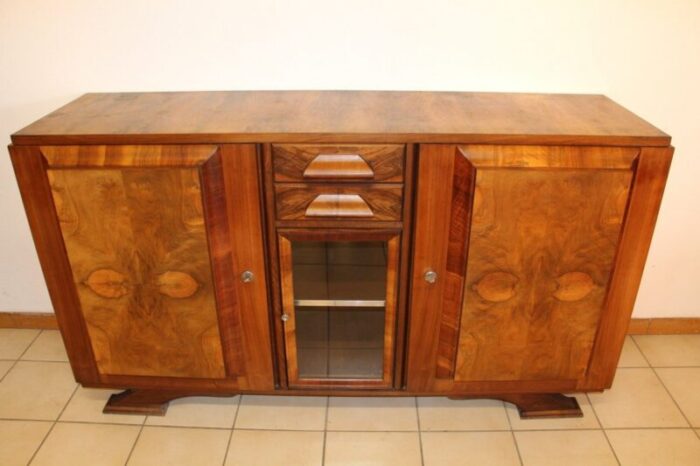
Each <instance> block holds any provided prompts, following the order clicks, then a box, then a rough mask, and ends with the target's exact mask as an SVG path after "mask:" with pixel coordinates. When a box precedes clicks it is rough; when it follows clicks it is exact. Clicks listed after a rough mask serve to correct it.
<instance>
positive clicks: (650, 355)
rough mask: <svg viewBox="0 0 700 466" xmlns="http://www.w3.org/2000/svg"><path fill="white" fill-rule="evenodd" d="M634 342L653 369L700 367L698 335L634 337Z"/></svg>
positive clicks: (699, 336) (699, 339)
mask: <svg viewBox="0 0 700 466" xmlns="http://www.w3.org/2000/svg"><path fill="white" fill-rule="evenodd" d="M634 341H636V342H637V345H639V348H640V349H641V350H642V353H644V356H646V357H647V359H648V360H649V363H650V364H651V365H652V366H654V367H673V366H700V335H636V336H635V337H634Z"/></svg>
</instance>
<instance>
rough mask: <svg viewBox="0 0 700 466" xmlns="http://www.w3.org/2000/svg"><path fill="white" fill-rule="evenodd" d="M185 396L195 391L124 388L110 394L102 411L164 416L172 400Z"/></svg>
mask: <svg viewBox="0 0 700 466" xmlns="http://www.w3.org/2000/svg"><path fill="white" fill-rule="evenodd" d="M185 396H193V393H187V392H181V391H171V390H140V389H137V390H124V391H123V392H121V393H115V394H114V395H112V396H110V397H109V400H108V401H107V404H106V405H105V407H104V409H103V410H102V412H103V413H106V414H147V415H150V416H164V415H165V413H166V411H168V404H169V403H170V402H171V401H172V400H174V399H176V398H182V397H185Z"/></svg>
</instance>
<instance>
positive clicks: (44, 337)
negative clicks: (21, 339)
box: [22, 330, 68, 362]
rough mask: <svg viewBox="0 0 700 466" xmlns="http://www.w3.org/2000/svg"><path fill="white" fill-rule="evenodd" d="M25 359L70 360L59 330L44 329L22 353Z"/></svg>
mask: <svg viewBox="0 0 700 466" xmlns="http://www.w3.org/2000/svg"><path fill="white" fill-rule="evenodd" d="M22 360H23V361H65V362H67V361H68V355H67V354H66V347H65V346H64V345H63V340H62V339H61V334H60V333H59V332H58V330H44V331H42V332H41V335H39V337H38V338H37V339H36V340H34V343H32V345H31V346H30V347H29V349H27V351H26V352H25V353H24V354H23V355H22Z"/></svg>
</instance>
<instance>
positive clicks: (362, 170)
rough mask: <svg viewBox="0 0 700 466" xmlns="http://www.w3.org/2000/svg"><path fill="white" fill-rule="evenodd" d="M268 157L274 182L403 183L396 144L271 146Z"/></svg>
mask: <svg viewBox="0 0 700 466" xmlns="http://www.w3.org/2000/svg"><path fill="white" fill-rule="evenodd" d="M272 157H273V161H274V171H275V181H278V182H294V181H305V180H309V179H320V180H323V179H326V180H367V181H375V182H378V181H381V182H393V183H400V182H402V181H403V169H404V146H403V145H400V144H388V145H386V144H384V145H379V144H372V145H370V144H363V145H329V144H273V145H272ZM319 157H321V158H319ZM358 159H359V160H358Z"/></svg>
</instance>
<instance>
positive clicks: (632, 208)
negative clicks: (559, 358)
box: [579, 147, 673, 390]
mask: <svg viewBox="0 0 700 466" xmlns="http://www.w3.org/2000/svg"><path fill="white" fill-rule="evenodd" d="M672 158H673V148H672V147H668V148H664V149H656V148H644V149H642V151H641V153H640V154H639V159H638V160H637V163H636V167H635V168H636V170H635V177H634V184H633V186H632V192H631V193H630V199H629V205H628V206H627V215H626V219H625V225H624V228H623V230H622V235H621V238H620V248H619V250H618V251H617V256H616V258H615V273H614V274H613V277H612V280H611V282H610V291H609V293H608V296H607V299H606V301H605V307H604V309H603V313H602V317H601V320H600V328H599V329H598V334H597V336H596V340H595V346H594V347H593V353H592V354H591V358H590V365H589V368H588V373H587V374H586V379H585V380H583V381H581V383H580V384H579V389H590V390H602V389H604V388H609V387H610V386H611V385H612V382H613V378H614V376H615V369H616V368H617V362H618V360H619V359H620V354H621V352H622V345H623V344H624V340H625V334H626V332H627V328H628V326H629V319H630V316H631V314H632V310H633V308H634V301H635V299H636V297H637V290H638V289H639V283H640V282H641V279H642V272H643V270H644V263H645V261H646V257H647V253H648V252H649V246H650V244H651V236H652V233H653V231H654V225H655V224H656V217H657V215H658V213H659V207H660V205H661V198H662V196H663V192H664V188H665V186H666V177H667V176H668V171H669V170H670V168H671V160H672Z"/></svg>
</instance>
